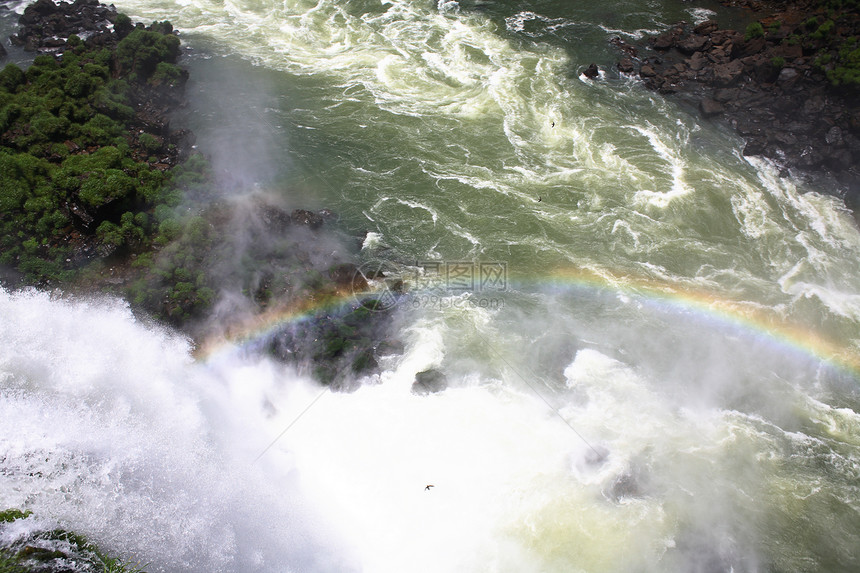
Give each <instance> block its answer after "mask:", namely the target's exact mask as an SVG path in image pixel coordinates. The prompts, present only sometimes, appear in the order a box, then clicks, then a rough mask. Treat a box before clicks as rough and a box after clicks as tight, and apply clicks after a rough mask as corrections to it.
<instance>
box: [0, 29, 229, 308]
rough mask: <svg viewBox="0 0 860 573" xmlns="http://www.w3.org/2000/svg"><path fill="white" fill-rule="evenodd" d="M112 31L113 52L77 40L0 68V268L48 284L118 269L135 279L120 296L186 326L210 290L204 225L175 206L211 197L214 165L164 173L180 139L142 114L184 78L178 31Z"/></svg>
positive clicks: (192, 162) (197, 160) (196, 159)
mask: <svg viewBox="0 0 860 573" xmlns="http://www.w3.org/2000/svg"><path fill="white" fill-rule="evenodd" d="M115 29H116V30H117V36H118V37H119V38H120V39H119V41H118V42H116V45H115V48H113V49H111V48H106V47H103V45H88V44H86V43H85V42H83V41H81V40H80V39H79V38H77V37H75V36H72V37H70V38H69V41H68V49H66V50H65V51H64V53H63V55H62V57H60V58H55V57H53V56H48V55H40V56H37V57H36V58H35V60H34V62H33V64H32V65H31V66H30V67H29V68H28V69H26V71H25V70H22V69H21V68H19V67H18V66H16V65H14V64H9V65H7V66H6V67H5V68H3V69H2V71H0V266H2V267H6V268H13V269H15V270H17V271H18V272H19V273H20V275H21V277H22V280H23V282H25V283H27V284H36V285H47V284H57V283H68V282H70V281H76V282H81V283H83V284H92V283H98V282H99V280H100V273H101V272H103V271H104V269H105V268H106V267H108V266H116V265H119V266H121V267H123V268H124V269H127V270H130V272H131V274H132V275H133V276H136V279H134V280H132V281H131V282H132V283H133V286H132V287H131V288H130V289H129V291H126V292H121V293H120V294H124V295H129V296H130V298H131V299H132V300H134V301H135V302H137V303H138V304H141V305H143V306H145V307H146V308H147V309H148V310H150V311H151V312H153V314H155V315H156V316H158V317H160V318H165V319H168V320H171V321H174V322H181V321H183V320H186V319H188V318H190V317H192V316H194V315H195V314H197V313H199V312H200V311H202V310H203V309H205V308H206V307H207V306H208V305H209V304H210V303H211V302H212V299H213V297H214V291H213V290H212V288H211V285H210V284H209V283H210V282H211V279H210V278H209V277H208V276H207V275H206V274H205V272H204V271H203V261H204V259H205V258H206V256H207V252H208V249H209V246H210V243H211V233H210V231H209V225H208V223H206V221H204V220H203V219H202V218H201V217H199V216H198V215H197V214H196V213H193V212H189V210H188V209H185V210H184V211H181V210H180V209H179V208H178V207H179V204H180V202H181V201H182V200H183V197H185V196H186V194H187V193H191V194H195V195H198V196H199V195H204V194H205V193H206V187H207V186H208V179H209V175H208V164H207V163H206V161H205V160H203V158H202V157H200V156H192V157H191V158H190V159H188V160H187V161H186V162H185V163H184V164H182V165H180V166H178V167H174V168H173V169H167V166H166V165H163V164H161V163H159V162H160V161H161V159H159V158H162V157H165V156H171V155H172V156H173V157H175V154H176V151H177V150H176V146H175V145H174V144H172V143H169V142H168V141H167V140H166V139H165V138H164V137H162V135H163V134H159V133H157V132H153V133H149V132H147V131H143V130H141V126H143V127H144V128H146V124H145V123H141V121H140V120H139V119H137V118H135V111H134V109H135V107H136V105H137V103H138V102H140V101H143V100H144V99H146V98H151V97H156V98H158V97H164V96H165V94H167V96H166V97H170V96H169V94H170V90H173V89H174V88H177V87H180V86H181V85H182V83H183V82H184V80H185V72H184V71H183V70H182V69H181V68H179V67H178V66H177V65H176V60H177V58H178V56H179V39H178V38H177V37H176V36H175V35H173V34H172V31H173V27H172V26H171V25H170V23H168V22H155V23H153V24H152V25H151V26H149V27H148V28H144V27H143V26H141V25H137V26H136V27H135V26H134V25H133V24H132V23H131V20H129V19H128V18H127V17H125V16H122V15H120V16H118V17H117V22H116V25H115ZM192 211H193V210H192ZM130 262H131V264H129V263H130Z"/></svg>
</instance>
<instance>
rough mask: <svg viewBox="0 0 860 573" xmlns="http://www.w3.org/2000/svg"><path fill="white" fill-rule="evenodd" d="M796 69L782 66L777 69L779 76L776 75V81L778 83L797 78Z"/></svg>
mask: <svg viewBox="0 0 860 573" xmlns="http://www.w3.org/2000/svg"><path fill="white" fill-rule="evenodd" d="M797 75H798V74H797V70H795V69H794V68H782V69H781V70H780V71H779V76H777V78H776V81H778V82H780V83H783V84H784V83H788V82H790V81H792V80H795V79H797Z"/></svg>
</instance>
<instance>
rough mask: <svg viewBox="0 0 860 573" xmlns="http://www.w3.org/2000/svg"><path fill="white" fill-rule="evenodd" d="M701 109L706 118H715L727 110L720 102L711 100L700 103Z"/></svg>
mask: <svg viewBox="0 0 860 573" xmlns="http://www.w3.org/2000/svg"><path fill="white" fill-rule="evenodd" d="M699 109H700V110H701V111H702V113H703V114H704V115H705V117H713V116H715V115H720V114H721V113H723V112H725V111H726V109H725V108H724V107H723V104H721V103H720V102H718V101H715V100H712V99H711V98H705V99H703V100H701V101H700V102H699Z"/></svg>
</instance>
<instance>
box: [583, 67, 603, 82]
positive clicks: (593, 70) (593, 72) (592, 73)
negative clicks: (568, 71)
mask: <svg viewBox="0 0 860 573" xmlns="http://www.w3.org/2000/svg"><path fill="white" fill-rule="evenodd" d="M582 73H583V75H584V76H585V77H587V78H588V79H592V80H593V79H594V78H596V77H597V76H599V75H600V70H599V69H598V68H597V64H591V65H589V66H588V67H587V68H585V71H584V72H582Z"/></svg>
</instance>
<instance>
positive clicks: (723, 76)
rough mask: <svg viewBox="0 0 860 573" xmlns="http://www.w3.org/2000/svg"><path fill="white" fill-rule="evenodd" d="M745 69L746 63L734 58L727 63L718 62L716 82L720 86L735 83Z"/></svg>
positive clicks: (715, 68)
mask: <svg viewBox="0 0 860 573" xmlns="http://www.w3.org/2000/svg"><path fill="white" fill-rule="evenodd" d="M743 71H744V64H743V62H741V61H739V60H734V61H732V62H729V63H727V64H718V65H716V66H714V84H716V85H718V86H728V85H731V84H733V83H735V82H736V81H737V80H738V78H740V76H741V74H742V73H743Z"/></svg>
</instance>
